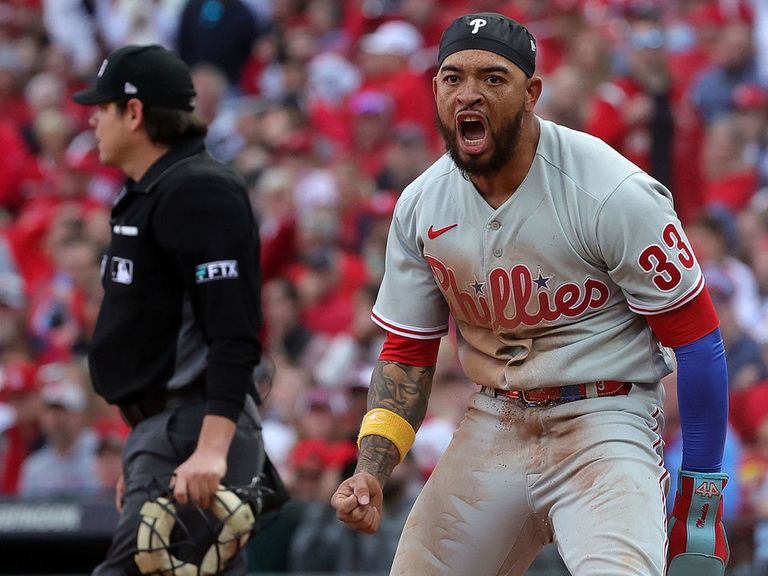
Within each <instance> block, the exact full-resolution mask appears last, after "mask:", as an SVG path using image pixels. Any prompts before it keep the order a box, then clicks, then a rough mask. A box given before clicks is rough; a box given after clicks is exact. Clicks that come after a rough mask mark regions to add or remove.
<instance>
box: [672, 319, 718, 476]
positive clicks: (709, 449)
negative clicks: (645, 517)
mask: <svg viewBox="0 0 768 576" xmlns="http://www.w3.org/2000/svg"><path fill="white" fill-rule="evenodd" d="M674 350H675V356H676V357H677V398H678V405H679V410H680V425H681V428H682V434H683V461H682V468H683V470H689V471H691V472H720V467H721V465H722V461H723V448H724V446H725V433H726V429H727V427H728V371H727V369H726V365H725V348H724V347H723V339H722V337H721V336H720V329H719V328H717V329H716V330H714V331H713V332H710V333H709V334H707V335H706V336H704V337H703V338H699V339H698V340H695V341H693V342H691V343H690V344H686V345H685V346H678V347H677V348H674Z"/></svg>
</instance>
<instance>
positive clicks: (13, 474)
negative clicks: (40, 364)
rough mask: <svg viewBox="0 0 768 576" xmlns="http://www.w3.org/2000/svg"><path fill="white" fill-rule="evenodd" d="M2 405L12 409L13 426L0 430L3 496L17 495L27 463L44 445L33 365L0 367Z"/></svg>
mask: <svg viewBox="0 0 768 576" xmlns="http://www.w3.org/2000/svg"><path fill="white" fill-rule="evenodd" d="M0 402H3V403H5V404H6V405H7V406H9V407H10V408H11V410H12V414H11V420H10V422H9V425H8V426H7V427H6V428H5V429H4V430H0V494H16V492H17V491H18V483H19V473H20V471H21V466H22V464H23V462H24V460H25V459H26V458H27V456H28V455H29V454H30V453H31V452H32V451H34V450H35V449H37V448H39V447H40V444H41V443H42V433H41V431H40V410H41V408H42V404H41V402H40V393H39V390H38V387H37V382H36V381H35V366H34V365H33V364H32V363H31V362H28V361H21V360H15V361H8V362H4V363H3V364H2V365H0Z"/></svg>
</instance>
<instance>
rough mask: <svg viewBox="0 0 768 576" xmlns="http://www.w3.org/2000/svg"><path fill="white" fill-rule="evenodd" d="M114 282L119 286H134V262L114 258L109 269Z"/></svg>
mask: <svg viewBox="0 0 768 576" xmlns="http://www.w3.org/2000/svg"><path fill="white" fill-rule="evenodd" d="M109 271H110V275H111V277H112V282H117V283H118V284H133V261H132V260H128V259H127V258H120V257H119V256H113V257H112V262H111V265H110V268H109Z"/></svg>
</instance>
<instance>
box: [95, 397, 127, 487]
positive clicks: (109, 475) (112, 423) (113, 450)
mask: <svg viewBox="0 0 768 576" xmlns="http://www.w3.org/2000/svg"><path fill="white" fill-rule="evenodd" d="M94 429H95V431H96V434H97V437H98V445H97V447H96V464H95V470H94V475H95V476H96V479H97V481H98V484H99V492H100V493H102V494H105V495H111V496H113V497H114V494H115V487H116V486H117V483H118V480H119V479H120V475H121V474H122V473H123V461H122V451H123V446H124V444H125V439H126V438H127V437H128V433H129V432H130V428H128V426H127V425H126V424H125V423H123V421H122V420H121V419H120V416H119V414H118V412H117V411H116V410H113V411H110V413H109V414H108V415H106V416H104V417H102V418H100V419H99V420H97V421H96V423H95V425H94Z"/></svg>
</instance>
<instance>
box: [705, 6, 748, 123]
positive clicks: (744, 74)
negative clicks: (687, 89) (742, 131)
mask: <svg viewBox="0 0 768 576" xmlns="http://www.w3.org/2000/svg"><path fill="white" fill-rule="evenodd" d="M715 42H716V46H713V51H712V53H713V55H714V57H715V58H716V61H715V62H714V63H713V65H712V66H711V67H710V68H709V69H708V70H705V71H704V72H703V73H702V75H701V76H700V77H699V78H698V80H697V81H695V82H694V85H693V87H692V94H691V97H692V98H693V102H694V105H695V106H696V109H697V110H698V112H699V114H700V115H701V117H702V118H703V120H704V122H705V123H706V124H709V123H711V122H712V121H713V120H714V119H715V118H717V117H718V116H719V115H721V114H723V113H725V112H728V111H730V110H732V106H733V99H732V93H733V90H734V89H735V88H736V86H738V85H739V84H748V83H757V82H758V81H759V78H758V75H757V65H756V63H755V49H754V46H753V44H752V27H751V25H750V23H749V22H748V21H747V20H745V19H743V18H739V17H737V18H733V19H729V20H727V21H726V22H724V23H722V25H721V27H720V30H719V33H718V35H717V36H716V37H715Z"/></svg>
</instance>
